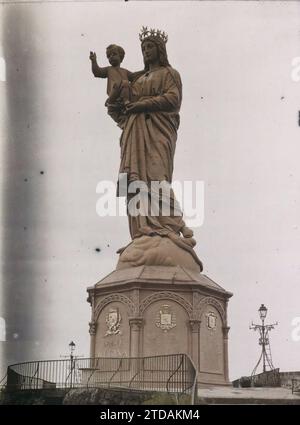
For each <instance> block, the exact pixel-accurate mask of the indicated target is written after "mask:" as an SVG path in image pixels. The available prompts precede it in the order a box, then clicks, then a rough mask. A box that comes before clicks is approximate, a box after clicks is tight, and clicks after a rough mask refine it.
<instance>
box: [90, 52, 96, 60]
mask: <svg viewBox="0 0 300 425" xmlns="http://www.w3.org/2000/svg"><path fill="white" fill-rule="evenodd" d="M90 60H91V61H95V60H97V56H96V53H95V52H90Z"/></svg>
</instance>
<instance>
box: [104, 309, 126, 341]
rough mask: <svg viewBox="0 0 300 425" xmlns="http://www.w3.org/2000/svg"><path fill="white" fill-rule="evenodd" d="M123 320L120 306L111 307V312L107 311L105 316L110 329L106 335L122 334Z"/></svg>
mask: <svg viewBox="0 0 300 425" xmlns="http://www.w3.org/2000/svg"><path fill="white" fill-rule="evenodd" d="M121 320H122V317H121V314H120V312H119V309H118V308H111V309H109V312H108V313H107V315H106V318H105V322H106V325H107V328H108V329H107V331H106V334H105V335H104V336H108V335H122V332H121V330H120V324H121Z"/></svg>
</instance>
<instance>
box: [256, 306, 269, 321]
mask: <svg viewBox="0 0 300 425" xmlns="http://www.w3.org/2000/svg"><path fill="white" fill-rule="evenodd" d="M258 312H259V316H260V318H261V320H262V321H264V320H265V318H266V316H267V313H268V309H267V307H266V306H265V305H264V304H262V305H261V306H260V307H259V310H258Z"/></svg>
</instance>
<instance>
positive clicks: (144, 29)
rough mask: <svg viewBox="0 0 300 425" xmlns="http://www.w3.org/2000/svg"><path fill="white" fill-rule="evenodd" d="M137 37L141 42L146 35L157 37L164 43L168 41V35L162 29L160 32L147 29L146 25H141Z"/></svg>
mask: <svg viewBox="0 0 300 425" xmlns="http://www.w3.org/2000/svg"><path fill="white" fill-rule="evenodd" d="M139 37H140V41H141V42H143V41H144V40H145V39H146V38H148V37H154V38H159V39H160V40H162V41H163V42H164V43H165V44H166V42H167V41H168V35H167V34H166V33H165V32H164V31H163V32H162V31H160V30H155V29H153V28H150V29H148V27H142V29H141V32H140V34H139Z"/></svg>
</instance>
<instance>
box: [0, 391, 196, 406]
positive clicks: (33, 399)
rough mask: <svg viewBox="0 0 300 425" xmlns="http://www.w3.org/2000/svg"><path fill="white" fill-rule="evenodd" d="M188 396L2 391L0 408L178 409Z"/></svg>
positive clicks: (151, 392)
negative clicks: (44, 406)
mask: <svg viewBox="0 0 300 425" xmlns="http://www.w3.org/2000/svg"><path fill="white" fill-rule="evenodd" d="M190 403H191V397H190V396H188V395H175V394H168V393H165V392H156V391H155V392H154V391H138V390H128V389H120V388H85V389H72V390H58V389H56V390H54V389H53V390H25V391H1V392H0V405H49V404H52V405H62V404H63V405H100V406H101V405H118V406H122V405H123V406H124V405H155V404H157V405H176V404H183V405H185V404H190Z"/></svg>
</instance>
